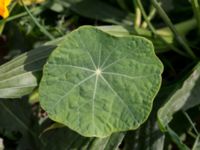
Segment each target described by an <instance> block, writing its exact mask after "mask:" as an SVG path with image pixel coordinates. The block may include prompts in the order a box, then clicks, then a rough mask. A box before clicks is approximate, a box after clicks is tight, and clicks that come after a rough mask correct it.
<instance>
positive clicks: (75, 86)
mask: <svg viewBox="0 0 200 150" xmlns="http://www.w3.org/2000/svg"><path fill="white" fill-rule="evenodd" d="M93 76H95V73H93V74H92V75H90V76H89V77H87V78H85V79H83V80H82V81H80V82H79V83H77V84H76V85H74V86H73V87H72V88H71V89H70V90H69V91H68V92H67V93H66V94H65V95H63V96H62V97H61V98H60V99H58V101H57V102H56V103H55V105H54V106H53V107H52V110H53V109H54V108H55V107H56V106H57V104H58V103H60V102H61V101H62V100H63V99H64V98H65V97H66V96H67V95H68V94H70V92H72V91H73V90H74V89H75V88H77V87H78V86H80V85H81V84H83V83H84V82H86V81H87V80H89V79H91V78H92V77H93Z"/></svg>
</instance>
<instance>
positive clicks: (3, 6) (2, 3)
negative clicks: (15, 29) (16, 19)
mask: <svg viewBox="0 0 200 150" xmlns="http://www.w3.org/2000/svg"><path fill="white" fill-rule="evenodd" d="M10 3H11V0H0V16H2V17H3V18H7V17H8V16H9V11H8V8H7V7H8V5H9V4H10Z"/></svg>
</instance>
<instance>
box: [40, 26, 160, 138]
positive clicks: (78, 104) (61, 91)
mask: <svg viewBox="0 0 200 150" xmlns="http://www.w3.org/2000/svg"><path fill="white" fill-rule="evenodd" d="M162 71H163V66H162V64H161V63H160V61H159V59H158V58H157V57H156V56H155V53H154V50H153V46H152V44H151V43H150V42H149V41H148V40H146V39H144V38H141V37H135V36H129V37H114V36H111V35H109V34H106V33H104V32H102V31H100V30H98V29H96V28H93V27H81V28H80V29H77V30H76V31H74V32H72V33H71V34H69V35H68V36H67V37H66V38H65V39H64V40H63V42H61V44H60V45H59V46H58V48H57V49H55V51H54V52H53V53H52V55H51V56H50V58H49V60H48V61H47V64H46V65H45V67H44V75H43V78H42V81H41V84H40V88H39V93H40V101H41V106H42V107H43V108H44V109H45V110H46V111H47V113H48V115H49V117H50V118H51V119H53V120H55V121H57V122H60V123H63V124H65V125H67V126H68V127H70V128H71V129H73V130H75V131H77V132H78V133H80V134H81V135H84V136H88V137H91V136H95V137H105V136H108V135H110V134H112V133H113V132H119V131H126V130H132V129H136V128H138V127H139V126H140V124H142V123H143V122H144V121H145V120H146V119H147V117H148V115H149V113H150V111H151V108H152V103H153V99H154V97H155V95H156V94H157V92H158V90H159V88H160V83H161V73H162Z"/></svg>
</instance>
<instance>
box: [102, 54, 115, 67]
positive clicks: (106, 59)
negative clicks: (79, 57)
mask: <svg viewBox="0 0 200 150" xmlns="http://www.w3.org/2000/svg"><path fill="white" fill-rule="evenodd" d="M113 51H114V50H112V51H111V52H110V53H109V55H108V56H107V57H106V58H105V60H104V62H103V63H102V65H101V66H100V68H103V67H104V65H105V64H106V62H107V61H108V59H109V58H110V56H111V55H112V53H113Z"/></svg>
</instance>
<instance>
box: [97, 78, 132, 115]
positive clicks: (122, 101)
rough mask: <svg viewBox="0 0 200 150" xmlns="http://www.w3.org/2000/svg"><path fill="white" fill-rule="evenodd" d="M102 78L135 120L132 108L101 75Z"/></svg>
mask: <svg viewBox="0 0 200 150" xmlns="http://www.w3.org/2000/svg"><path fill="white" fill-rule="evenodd" d="M100 77H101V78H102V79H103V81H104V82H105V83H106V84H107V86H108V87H109V88H110V89H111V91H112V92H113V93H114V94H115V95H116V96H117V97H118V98H119V100H120V102H121V103H122V104H123V105H124V106H125V107H126V108H127V109H128V111H129V113H130V114H131V116H132V117H133V118H135V117H134V114H133V112H132V111H131V108H130V107H129V106H128V105H127V104H126V103H125V102H124V100H123V99H122V98H121V97H120V96H119V94H118V93H117V92H116V91H115V90H114V89H113V87H112V86H111V85H110V83H109V82H108V81H107V80H106V79H105V78H104V77H103V76H102V75H100Z"/></svg>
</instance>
